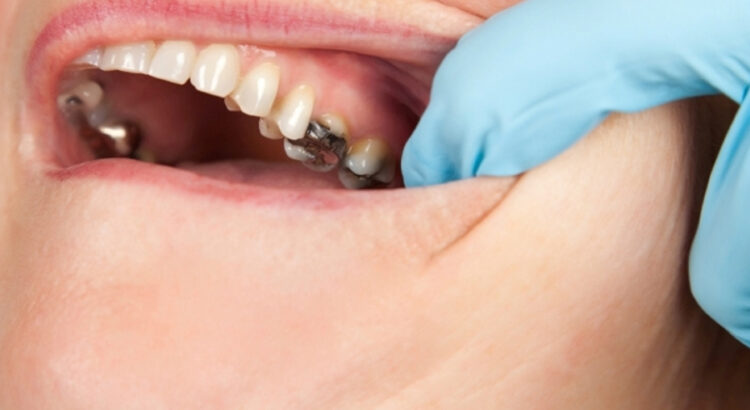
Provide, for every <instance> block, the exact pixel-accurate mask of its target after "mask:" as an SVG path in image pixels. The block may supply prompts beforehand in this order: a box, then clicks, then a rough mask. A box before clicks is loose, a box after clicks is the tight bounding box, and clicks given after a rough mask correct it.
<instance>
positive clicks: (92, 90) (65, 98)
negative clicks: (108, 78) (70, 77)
mask: <svg viewBox="0 0 750 410" xmlns="http://www.w3.org/2000/svg"><path fill="white" fill-rule="evenodd" d="M71 98H75V99H77V100H78V101H80V103H81V104H82V106H83V108H84V109H86V110H87V111H92V110H93V109H94V108H96V107H97V106H98V105H99V104H101V102H102V99H104V90H102V87H101V86H100V85H99V84H97V83H96V82H94V81H86V82H83V83H81V84H78V85H76V86H75V87H74V88H73V89H71V90H70V91H68V92H66V93H64V94H61V95H60V97H58V101H57V102H58V105H59V106H60V108H64V107H65V105H67V104H68V103H69V102H70V99H71Z"/></svg>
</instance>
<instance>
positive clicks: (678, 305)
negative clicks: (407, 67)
mask: <svg viewBox="0 0 750 410" xmlns="http://www.w3.org/2000/svg"><path fill="white" fill-rule="evenodd" d="M290 2H291V3H300V4H302V3H306V1H304V0H295V1H290ZM309 3H312V2H309ZM443 3H444V4H440V3H438V2H434V1H427V0H421V1H417V0H389V1H383V0H379V1H377V2H375V1H374V0H373V1H362V2H346V1H338V0H328V1H325V2H318V3H315V4H322V5H324V7H329V8H330V9H336V10H348V12H360V13H364V14H368V13H369V14H371V15H377V16H379V17H380V19H381V21H382V20H385V21H389V20H388V19H391V20H393V19H396V18H397V17H396V16H402V17H398V18H408V17H403V16H423V15H424V13H425V12H432V13H434V16H437V17H435V18H436V19H439V20H440V21H441V25H440V26H439V27H435V26H434V25H430V24H431V22H430V21H429V19H426V18H416V17H415V18H414V19H413V23H414V24H423V25H424V26H425V27H424V29H425V30H428V29H429V30H434V31H439V32H440V33H441V34H442V35H445V36H450V37H452V38H454V39H455V38H457V37H458V36H460V35H461V34H462V33H464V32H465V31H466V30H468V29H470V28H471V27H473V26H475V25H476V24H480V23H481V21H482V19H483V18H485V17H487V16H488V15H491V14H492V13H495V12H497V11H500V10H502V9H503V8H505V7H508V6H509V5H510V3H511V2H509V1H495V2H491V1H445V2H443ZM72 4H74V2H73V1H70V0H47V1H45V0H32V1H25V2H21V1H20V0H6V1H4V2H2V3H0V16H5V17H0V19H2V18H5V20H0V23H1V24H0V37H2V38H5V39H10V41H5V42H2V43H0V57H1V58H2V61H3V62H4V64H3V65H2V66H0V89H2V90H3V94H2V95H0V99H1V100H2V101H1V102H0V262H1V263H0V266H2V268H1V269H0V408H3V409H5V408H8V409H22V408H71V409H72V408H120V407H123V408H372V407H379V408H406V409H412V408H505V407H507V408H552V407H554V408H577V409H580V408H654V409H657V408H658V409H664V408H685V407H688V408H698V407H700V408H746V406H747V404H748V402H749V401H750V395H749V393H748V390H747V386H748V385H749V383H748V382H750V380H749V377H748V374H750V373H749V372H748V371H747V370H748V367H750V356H748V354H747V351H746V350H744V349H742V348H741V347H740V346H739V345H738V344H737V343H736V342H734V341H733V340H732V339H731V338H729V337H728V336H727V335H726V334H725V333H724V332H723V331H721V330H720V329H718V327H717V326H716V325H714V324H713V323H712V322H711V321H710V320H709V319H708V318H707V317H705V316H704V315H703V314H702V313H701V312H700V311H699V310H698V308H697V307H696V305H695V303H694V302H693V301H692V299H691V297H690V295H689V291H688V289H687V283H686V278H687V277H686V271H685V269H686V256H687V253H688V251H689V245H690V241H691V238H692V234H693V230H694V228H695V223H696V220H697V216H698V211H699V204H700V199H701V195H702V191H703V189H704V187H705V183H706V180H707V177H708V173H709V171H710V164H711V161H712V159H713V155H714V153H715V147H716V146H718V144H719V142H720V140H721V136H722V135H723V130H724V129H725V128H724V127H725V126H726V124H727V120H728V118H730V116H731V111H732V107H729V106H727V104H725V103H723V102H722V101H721V100H717V99H708V100H693V101H688V102H681V103H677V104H672V105H669V106H665V107H661V108H658V109H655V110H652V111H649V112H645V113H641V114H637V115H629V116H621V115H617V116H614V117H612V118H611V119H609V120H608V121H607V122H606V123H605V124H603V125H602V126H601V127H599V128H598V129H597V130H596V131H595V132H594V133H592V135H590V136H588V137H587V138H585V139H584V140H583V141H582V142H581V143H579V144H578V145H576V146H575V147H574V148H572V149H571V150H569V151H568V152H566V153H565V154H563V155H562V156H561V157H559V158H557V159H555V160H553V161H551V162H550V163H548V164H546V165H544V166H542V167H540V168H538V169H536V170H533V171H532V172H529V173H528V174H526V175H524V176H522V177H520V178H513V179H482V180H474V181H465V182H461V183H457V184H452V185H450V186H447V187H437V188H432V189H428V190H423V191H414V192H412V193H410V194H408V195H403V196H394V197H388V198H396V199H397V200H394V201H390V203H388V204H384V205H382V207H381V208H376V207H372V208H367V210H366V211H365V212H355V211H354V210H352V209H350V208H346V207H341V208H340V209H336V210H328V211H320V210H310V209H308V208H305V207H298V208H294V207H295V205H294V204H286V205H285V206H283V207H282V206H266V207H262V206H256V205H254V204H247V203H244V202H242V201H231V200H227V199H223V198H215V197H212V196H206V195H201V194H200V193H196V192H188V191H185V190H175V189H171V188H169V187H165V186H163V185H158V184H149V183H141V182H138V181H135V182H134V181H118V180H110V179H107V180H102V179H100V178H97V177H83V178H74V179H65V180H61V179H56V178H52V177H50V175H49V174H48V173H46V172H43V171H41V170H40V168H39V167H38V166H37V164H36V163H35V161H34V155H33V151H34V148H33V146H34V144H33V141H34V140H35V138H41V137H40V136H37V135H28V132H27V131H26V130H28V129H29V127H27V125H28V124H25V123H24V121H30V120H28V118H29V117H26V116H23V115H22V107H23V105H24V104H23V102H24V101H25V99H26V98H28V93H27V88H28V83H27V82H26V75H25V72H24V71H25V69H26V59H27V57H28V55H29V52H30V48H31V47H32V44H33V42H34V39H35V38H36V36H37V35H38V34H39V32H40V31H41V30H42V28H43V27H44V25H45V24H46V22H47V21H48V20H49V19H50V18H51V17H52V16H53V15H55V14H57V13H59V12H60V11H62V10H63V9H65V8H67V7H69V6H71V5H72ZM9 16H13V17H12V18H11V17H9ZM427 26H429V27H427ZM447 51H448V48H447V47H446V48H445V49H444V50H442V51H441V52H442V53H445V52H447ZM29 141H32V142H29ZM30 152H31V153H30ZM331 195H333V194H331ZM374 195H389V194H386V193H375V194H374ZM347 198H350V197H347ZM352 198H353V197H352ZM370 198H375V197H370ZM353 201H356V199H353ZM290 208H294V209H295V212H294V213H292V214H290V212H289V209H290ZM358 209H359V208H358ZM378 209H380V210H378ZM290 215H293V217H290ZM337 221H339V222H337ZM340 221H343V223H342V222H340Z"/></svg>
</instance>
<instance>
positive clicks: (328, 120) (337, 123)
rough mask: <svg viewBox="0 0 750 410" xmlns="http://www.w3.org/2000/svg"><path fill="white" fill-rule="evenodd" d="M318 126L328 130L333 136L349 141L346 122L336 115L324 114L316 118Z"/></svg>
mask: <svg viewBox="0 0 750 410" xmlns="http://www.w3.org/2000/svg"><path fill="white" fill-rule="evenodd" d="M317 121H318V123H320V125H322V126H324V127H326V128H328V129H329V130H330V131H331V132H332V133H333V134H335V135H336V136H338V137H341V138H343V139H345V140H347V142H348V141H349V139H350V138H349V126H348V125H347V124H346V120H344V119H343V118H342V117H340V116H338V115H336V114H330V113H326V114H323V115H321V116H320V117H319V118H318V120H317Z"/></svg>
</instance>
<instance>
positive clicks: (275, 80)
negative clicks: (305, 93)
mask: <svg viewBox="0 0 750 410" xmlns="http://www.w3.org/2000/svg"><path fill="white" fill-rule="evenodd" d="M280 78H281V69H280V68H279V66H277V65H276V64H273V63H263V64H261V65H259V66H257V67H255V68H254V69H253V70H252V71H250V72H249V73H248V74H247V75H246V76H245V78H244V79H243V80H242V83H241V84H240V86H239V87H238V88H237V90H236V91H235V92H234V93H233V94H232V99H234V101H235V102H236V103H237V105H239V106H240V109H241V110H242V112H243V113H245V114H247V115H251V116H255V117H266V116H268V114H270V113H271V109H272V108H273V103H274V101H276V94H277V93H278V91H279V81H280Z"/></svg>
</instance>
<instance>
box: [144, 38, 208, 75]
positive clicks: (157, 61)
mask: <svg viewBox="0 0 750 410" xmlns="http://www.w3.org/2000/svg"><path fill="white" fill-rule="evenodd" d="M196 56H197V51H196V49H195V45H193V43H191V42H189V41H165V42H164V43H162V44H161V45H160V46H159V48H158V49H157V50H156V54H154V58H153V60H152V61H151V67H150V68H149V70H148V74H149V75H150V76H151V77H154V78H158V79H160V80H164V81H169V82H171V83H175V84H180V85H182V84H185V83H187V82H188V80H189V79H190V75H191V74H192V71H193V66H194V65H195V58H196Z"/></svg>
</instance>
